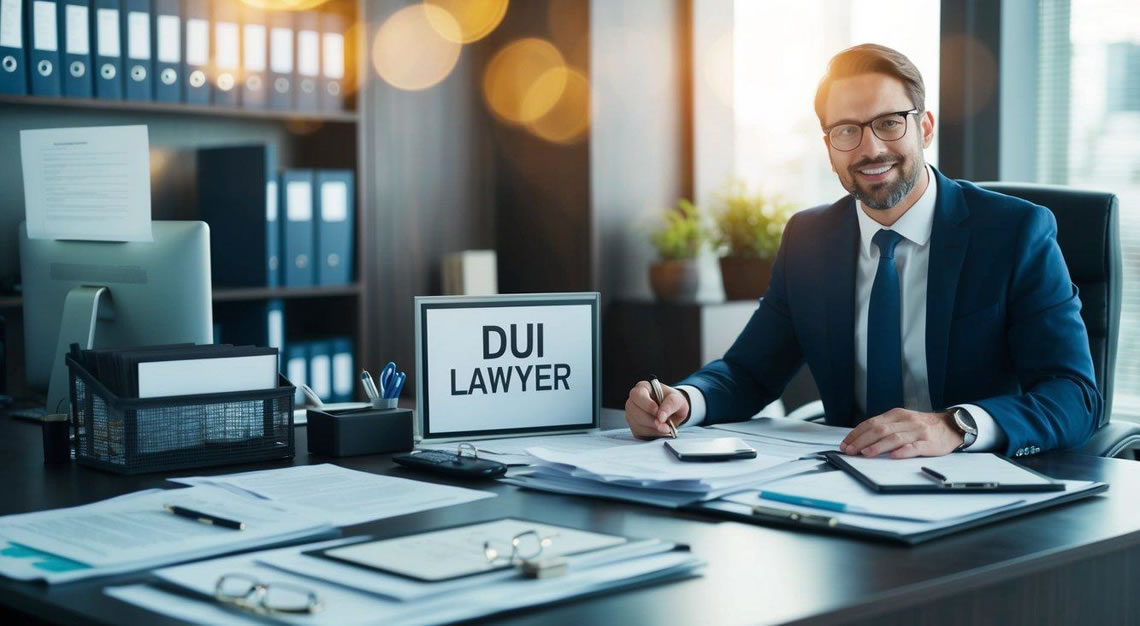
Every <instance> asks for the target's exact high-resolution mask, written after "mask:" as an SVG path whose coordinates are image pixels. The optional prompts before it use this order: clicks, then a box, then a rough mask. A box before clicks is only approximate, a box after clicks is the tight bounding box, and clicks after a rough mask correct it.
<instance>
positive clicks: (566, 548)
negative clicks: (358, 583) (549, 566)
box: [326, 518, 626, 582]
mask: <svg viewBox="0 0 1140 626" xmlns="http://www.w3.org/2000/svg"><path fill="white" fill-rule="evenodd" d="M529 531H534V532H537V533H538V537H540V538H546V539H549V540H550V545H549V546H546V547H545V548H543V549H542V556H543V557H549V556H565V555H569V554H577V553H581V552H588V551H592V550H599V549H601V548H609V547H613V546H616V545H620V544H623V543H625V542H626V539H625V537H619V536H617V535H603V534H599V533H592V532H587V531H584V530H577V529H574V528H566V527H562V526H551V525H549V524H540V523H538V522H530V521H526V520H518V519H509V518H508V519H501V520H495V521H492V522H485V523H482V524H471V525H468V526H460V527H458V528H448V529H445V530H438V531H434V532H426V533H419V534H415V535H410V536H407V537H397V538H395V539H385V540H380V541H369V542H367V543H360V544H353V545H349V546H343V547H339V548H334V549H331V550H329V551H328V552H327V553H326V554H328V555H329V556H332V557H336V558H338V559H341V560H344V561H349V562H351V563H356V564H359V565H363V566H365V567H372V568H378V569H381V570H384V571H386V572H391V573H394V574H401V575H403V576H408V577H411V578H415V579H419V580H424V581H429V582H440V581H444V580H447V579H449V578H456V577H459V576H468V575H471V574H480V573H483V572H487V571H491V570H496V569H500V568H502V565H503V564H501V563H500V564H495V563H492V562H491V561H489V560H488V559H487V555H486V551H485V544H486V542H492V543H493V544H494V545H496V546H501V548H500V549H503V550H509V549H510V548H511V539H512V538H513V537H515V536H516V535H519V534H521V533H524V532H529ZM535 543H536V545H537V541H536V542H535ZM503 556H504V557H505V558H508V559H509V558H510V553H509V552H507V553H504V554H503Z"/></svg>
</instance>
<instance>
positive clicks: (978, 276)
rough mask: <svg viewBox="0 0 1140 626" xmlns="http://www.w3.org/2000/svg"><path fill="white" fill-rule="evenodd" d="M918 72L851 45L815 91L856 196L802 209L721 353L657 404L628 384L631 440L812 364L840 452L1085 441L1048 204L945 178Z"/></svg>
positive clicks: (1085, 395)
mask: <svg viewBox="0 0 1140 626" xmlns="http://www.w3.org/2000/svg"><path fill="white" fill-rule="evenodd" d="M924 95H925V94H924V87H923V83H922V76H921V75H920V74H919V72H918V70H917V68H915V67H914V65H913V64H912V63H911V62H910V60H908V59H907V58H906V57H905V56H903V55H902V54H900V53H898V52H896V51H894V50H891V49H890V48H886V47H883V46H877V45H871V44H866V45H861V46H856V47H854V48H849V49H847V50H844V51H843V52H840V53H839V54H838V55H836V56H835V57H834V58H833V59H832V60H831V62H830V63H829V65H828V70H827V73H826V74H825V75H824V78H823V80H822V81H821V82H820V86H819V89H818V91H817V93H816V101H815V110H816V114H817V116H818V117H819V121H820V125H821V126H822V128H823V134H824V137H823V139H824V144H825V145H826V146H827V150H828V156H829V158H830V160H831V165H832V169H833V170H834V171H835V173H836V174H837V175H838V177H839V181H840V182H841V183H842V184H843V187H844V188H845V189H847V191H849V192H850V195H848V196H845V197H844V198H841V199H840V200H839V201H838V202H836V203H835V204H832V205H831V206H823V207H817V208H813V209H809V210H806V211H802V212H800V213H797V214H796V215H795V216H794V217H793V218H792V219H791V220H790V221H789V222H788V225H787V228H786V229H785V231H784V236H783V241H782V242H781V245H780V250H779V252H778V253H777V255H776V260H775V263H774V264H773V268H772V279H771V283H770V284H769V287H768V292H767V293H766V294H765V296H764V298H763V299H762V300H761V302H760V306H759V308H758V309H757V311H756V313H754V314H753V316H752V319H751V320H750V321H749V322H748V325H747V326H746V327H745V329H744V331H743V332H742V333H741V334H740V336H739V337H738V338H737V340H736V342H735V343H734V344H733V346H732V347H731V348H730V349H729V350H728V352H727V353H726V354H725V355H724V358H723V359H721V360H718V361H714V362H712V363H710V364H708V365H706V366H705V367H703V368H701V369H700V370H699V371H697V372H696V373H694V374H692V375H691V376H689V377H688V378H686V379H685V380H683V381H681V382H680V383H679V384H678V385H677V387H676V388H670V387H665V396H664V399H663V401H662V402H661V403H660V405H658V404H657V403H655V402H654V401H653V400H652V399H651V398H650V393H649V384H648V383H647V382H645V381H642V382H639V383H638V384H637V385H636V386H635V387H634V388H633V389H632V390H631V391H630V393H629V399H628V401H627V402H626V412H625V415H626V420H627V421H628V422H629V425H630V428H631V429H632V431H633V432H634V434H635V435H637V436H639V437H644V438H649V437H660V436H664V435H667V434H668V433H669V428H668V425H667V424H666V422H667V421H668V422H671V423H673V424H689V425H692V424H698V423H713V422H723V421H733V420H745V419H748V418H749V417H750V416H752V415H754V414H755V413H756V412H757V411H759V410H760V409H761V408H762V407H764V406H765V405H766V404H768V403H769V402H772V401H773V400H775V399H777V398H778V397H780V395H781V394H782V393H783V390H784V387H785V386H786V385H787V383H788V381H789V379H791V377H792V376H793V375H794V374H795V373H796V372H797V371H798V370H799V369H800V367H801V366H802V365H803V364H804V363H807V365H808V367H809V368H810V369H811V373H812V376H813V377H814V379H815V381H816V385H817V386H818V388H819V390H820V395H821V396H822V400H823V405H824V408H825V410H826V420H827V423H829V424H832V425H835V426H849V427H852V430H851V432H850V433H849V434H848V435H847V437H846V438H845V439H844V440H843V443H842V444H841V445H840V449H841V451H842V452H844V453H846V454H851V455H855V454H859V455H866V456H878V455H881V454H888V453H889V454H890V455H891V456H892V457H895V458H904V457H913V456H939V455H943V454H948V453H950V452H954V451H956V450H960V449H964V450H969V451H980V450H988V451H997V452H1001V453H1004V454H1007V455H1012V456H1023V455H1027V454H1035V453H1038V452H1042V451H1045V450H1050V449H1054V448H1072V447H1076V446H1080V445H1082V444H1083V443H1085V442H1086V441H1088V439H1089V437H1090V436H1091V434H1092V432H1093V430H1095V428H1096V424H1097V422H1098V418H1099V416H1100V414H1101V412H1102V411H1103V410H1104V408H1103V400H1102V397H1101V395H1100V392H1099V391H1098V390H1097V388H1096V383H1095V382H1094V381H1095V379H1094V376H1093V364H1092V357H1091V356H1090V354H1089V343H1088V335H1087V332H1086V330H1085V326H1084V322H1083V321H1082V320H1081V316H1080V309H1081V303H1080V300H1079V299H1078V298H1077V290H1076V288H1075V287H1074V286H1073V284H1072V282H1071V280H1070V279H1069V273H1068V269H1067V268H1066V266H1065V260H1064V259H1063V258H1062V256H1061V250H1060V248H1058V246H1057V241H1056V236H1057V226H1056V221H1055V220H1054V219H1053V216H1052V214H1051V213H1050V212H1049V211H1048V210H1047V209H1045V208H1044V207H1041V206H1037V205H1035V204H1032V203H1029V202H1026V201H1024V200H1020V199H1017V198H1012V197H1009V196H1005V195H1002V194H998V193H994V192H990V191H986V190H984V189H981V188H979V187H977V186H976V185H974V184H972V183H969V182H966V181H955V180H950V179H948V178H946V177H945V176H943V175H942V174H941V173H939V172H938V171H937V170H936V169H934V168H933V167H930V166H928V165H927V164H926V163H925V160H924V159H923V148H925V147H927V146H929V145H930V142H931V140H932V139H933V138H934V116H933V115H932V114H931V113H930V112H929V111H926V110H925V108H924Z"/></svg>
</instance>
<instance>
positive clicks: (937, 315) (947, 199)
mask: <svg viewBox="0 0 1140 626" xmlns="http://www.w3.org/2000/svg"><path fill="white" fill-rule="evenodd" d="M934 179H935V181H936V184H937V185H938V189H937V192H938V196H937V200H936V201H935V208H934V227H933V230H932V232H931V235H930V267H929V270H928V274H927V283H926V373H927V378H928V380H929V386H930V403H931V406H932V408H933V409H934V410H935V411H938V410H941V409H943V408H945V401H944V394H945V392H946V359H947V355H948V351H949V347H950V346H949V344H950V323H951V320H952V319H953V314H954V303H955V299H956V297H957V293H958V277H959V275H960V274H961V272H962V263H963V262H964V261H965V260H966V249H967V247H968V245H969V241H970V231H969V230H968V229H967V228H966V227H965V226H962V225H961V224H962V221H964V220H965V219H966V218H967V217H969V214H970V212H969V209H968V208H967V207H966V201H965V198H963V196H962V188H961V187H960V186H959V185H958V184H957V183H955V182H954V181H952V180H950V179H948V178H946V177H945V176H943V175H942V173H941V172H939V171H938V170H934Z"/></svg>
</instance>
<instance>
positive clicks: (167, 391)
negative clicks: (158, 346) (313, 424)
mask: <svg viewBox="0 0 1140 626" xmlns="http://www.w3.org/2000/svg"><path fill="white" fill-rule="evenodd" d="M138 374H139V398H164V397H166V396H187V395H191V394H198V393H226V392H230V391H252V390H255V389H273V388H275V387H277V355H276V354H264V355H258V356H233V357H221V358H215V359H186V360H179V361H143V362H141V363H139V372H138Z"/></svg>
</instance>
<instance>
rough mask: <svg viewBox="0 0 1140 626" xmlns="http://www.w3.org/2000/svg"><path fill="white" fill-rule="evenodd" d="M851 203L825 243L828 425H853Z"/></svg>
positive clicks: (854, 237) (854, 224)
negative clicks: (829, 389) (829, 390)
mask: <svg viewBox="0 0 1140 626" xmlns="http://www.w3.org/2000/svg"><path fill="white" fill-rule="evenodd" d="M856 210H857V209H856V207H855V199H854V198H851V197H850V196H849V197H848V199H847V201H846V202H845V203H844V208H843V210H842V211H840V212H839V221H838V223H837V224H836V226H835V228H834V229H833V230H832V231H831V233H830V235H829V237H828V239H827V266H826V268H824V276H823V277H822V278H823V279H824V283H823V284H824V289H826V292H827V341H828V345H829V346H830V347H831V375H832V383H833V385H834V387H833V389H834V397H833V398H832V400H833V402H832V403H831V406H830V407H829V410H828V417H829V418H830V419H829V420H828V422H830V423H832V424H835V425H854V416H853V411H854V408H855V265H856V262H857V261H856V260H857V255H858V254H859V248H858V245H859V223H858V218H857V217H856V215H855V211H856Z"/></svg>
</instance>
